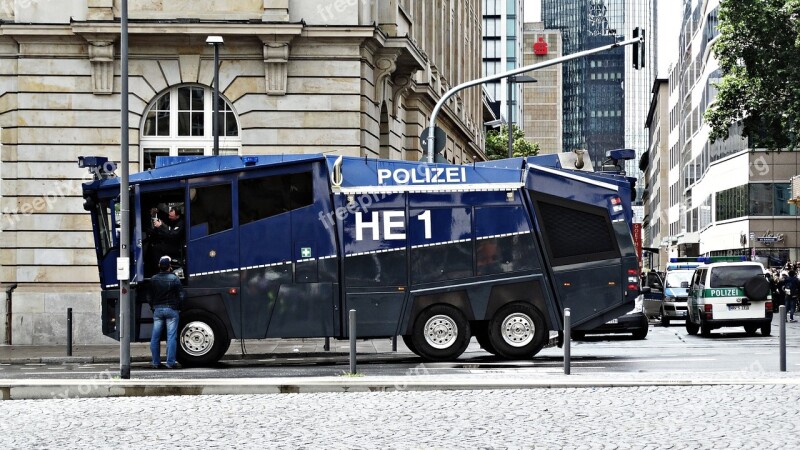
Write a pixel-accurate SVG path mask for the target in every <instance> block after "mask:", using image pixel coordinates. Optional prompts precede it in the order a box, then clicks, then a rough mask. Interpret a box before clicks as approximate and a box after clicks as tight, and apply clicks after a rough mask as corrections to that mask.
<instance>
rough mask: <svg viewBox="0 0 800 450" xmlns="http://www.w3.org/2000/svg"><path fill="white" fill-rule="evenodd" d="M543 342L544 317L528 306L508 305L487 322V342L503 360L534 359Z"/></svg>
mask: <svg viewBox="0 0 800 450" xmlns="http://www.w3.org/2000/svg"><path fill="white" fill-rule="evenodd" d="M546 340H547V330H545V322H544V317H542V313H540V312H539V310H538V309H537V308H536V307H535V306H533V305H531V304H529V303H523V302H517V303H509V304H508V305H505V306H503V307H502V308H500V309H499V310H498V311H497V312H496V313H495V314H494V316H493V317H492V319H491V320H490V321H489V342H491V344H492V347H494V349H495V350H496V351H497V354H498V355H500V356H502V357H504V358H508V359H523V358H533V356H534V355H536V354H537V353H539V351H540V350H541V349H542V347H544V344H545V341H546Z"/></svg>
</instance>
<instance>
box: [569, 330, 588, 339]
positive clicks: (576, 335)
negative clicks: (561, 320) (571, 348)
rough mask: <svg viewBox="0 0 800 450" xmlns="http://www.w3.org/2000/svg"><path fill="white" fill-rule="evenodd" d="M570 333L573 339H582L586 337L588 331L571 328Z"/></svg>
mask: <svg viewBox="0 0 800 450" xmlns="http://www.w3.org/2000/svg"><path fill="white" fill-rule="evenodd" d="M569 335H570V337H571V338H572V340H573V341H580V340H581V339H584V338H585V337H586V332H585V331H580V330H570V331H569Z"/></svg>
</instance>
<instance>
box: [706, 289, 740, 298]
mask: <svg viewBox="0 0 800 450" xmlns="http://www.w3.org/2000/svg"><path fill="white" fill-rule="evenodd" d="M743 296H744V289H742V288H728V287H725V288H714V289H704V290H703V297H706V298H709V297H743Z"/></svg>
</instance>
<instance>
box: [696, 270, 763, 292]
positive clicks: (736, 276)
mask: <svg viewBox="0 0 800 450" xmlns="http://www.w3.org/2000/svg"><path fill="white" fill-rule="evenodd" d="M756 275H761V276H763V275H764V271H763V270H762V269H761V266H754V265H747V266H727V267H725V266H723V267H715V268H714V269H712V270H711V280H710V284H711V286H709V287H710V288H720V287H742V286H744V284H745V282H747V280H749V279H750V278H753V277H754V276H756Z"/></svg>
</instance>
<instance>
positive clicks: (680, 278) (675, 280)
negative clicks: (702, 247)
mask: <svg viewBox="0 0 800 450" xmlns="http://www.w3.org/2000/svg"><path fill="white" fill-rule="evenodd" d="M693 273H694V272H692V271H691V270H676V271H674V272H667V280H666V281H667V287H668V288H681V287H683V288H685V287H688V283H689V280H691V278H692V274H693ZM683 283H687V284H686V285H683Z"/></svg>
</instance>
